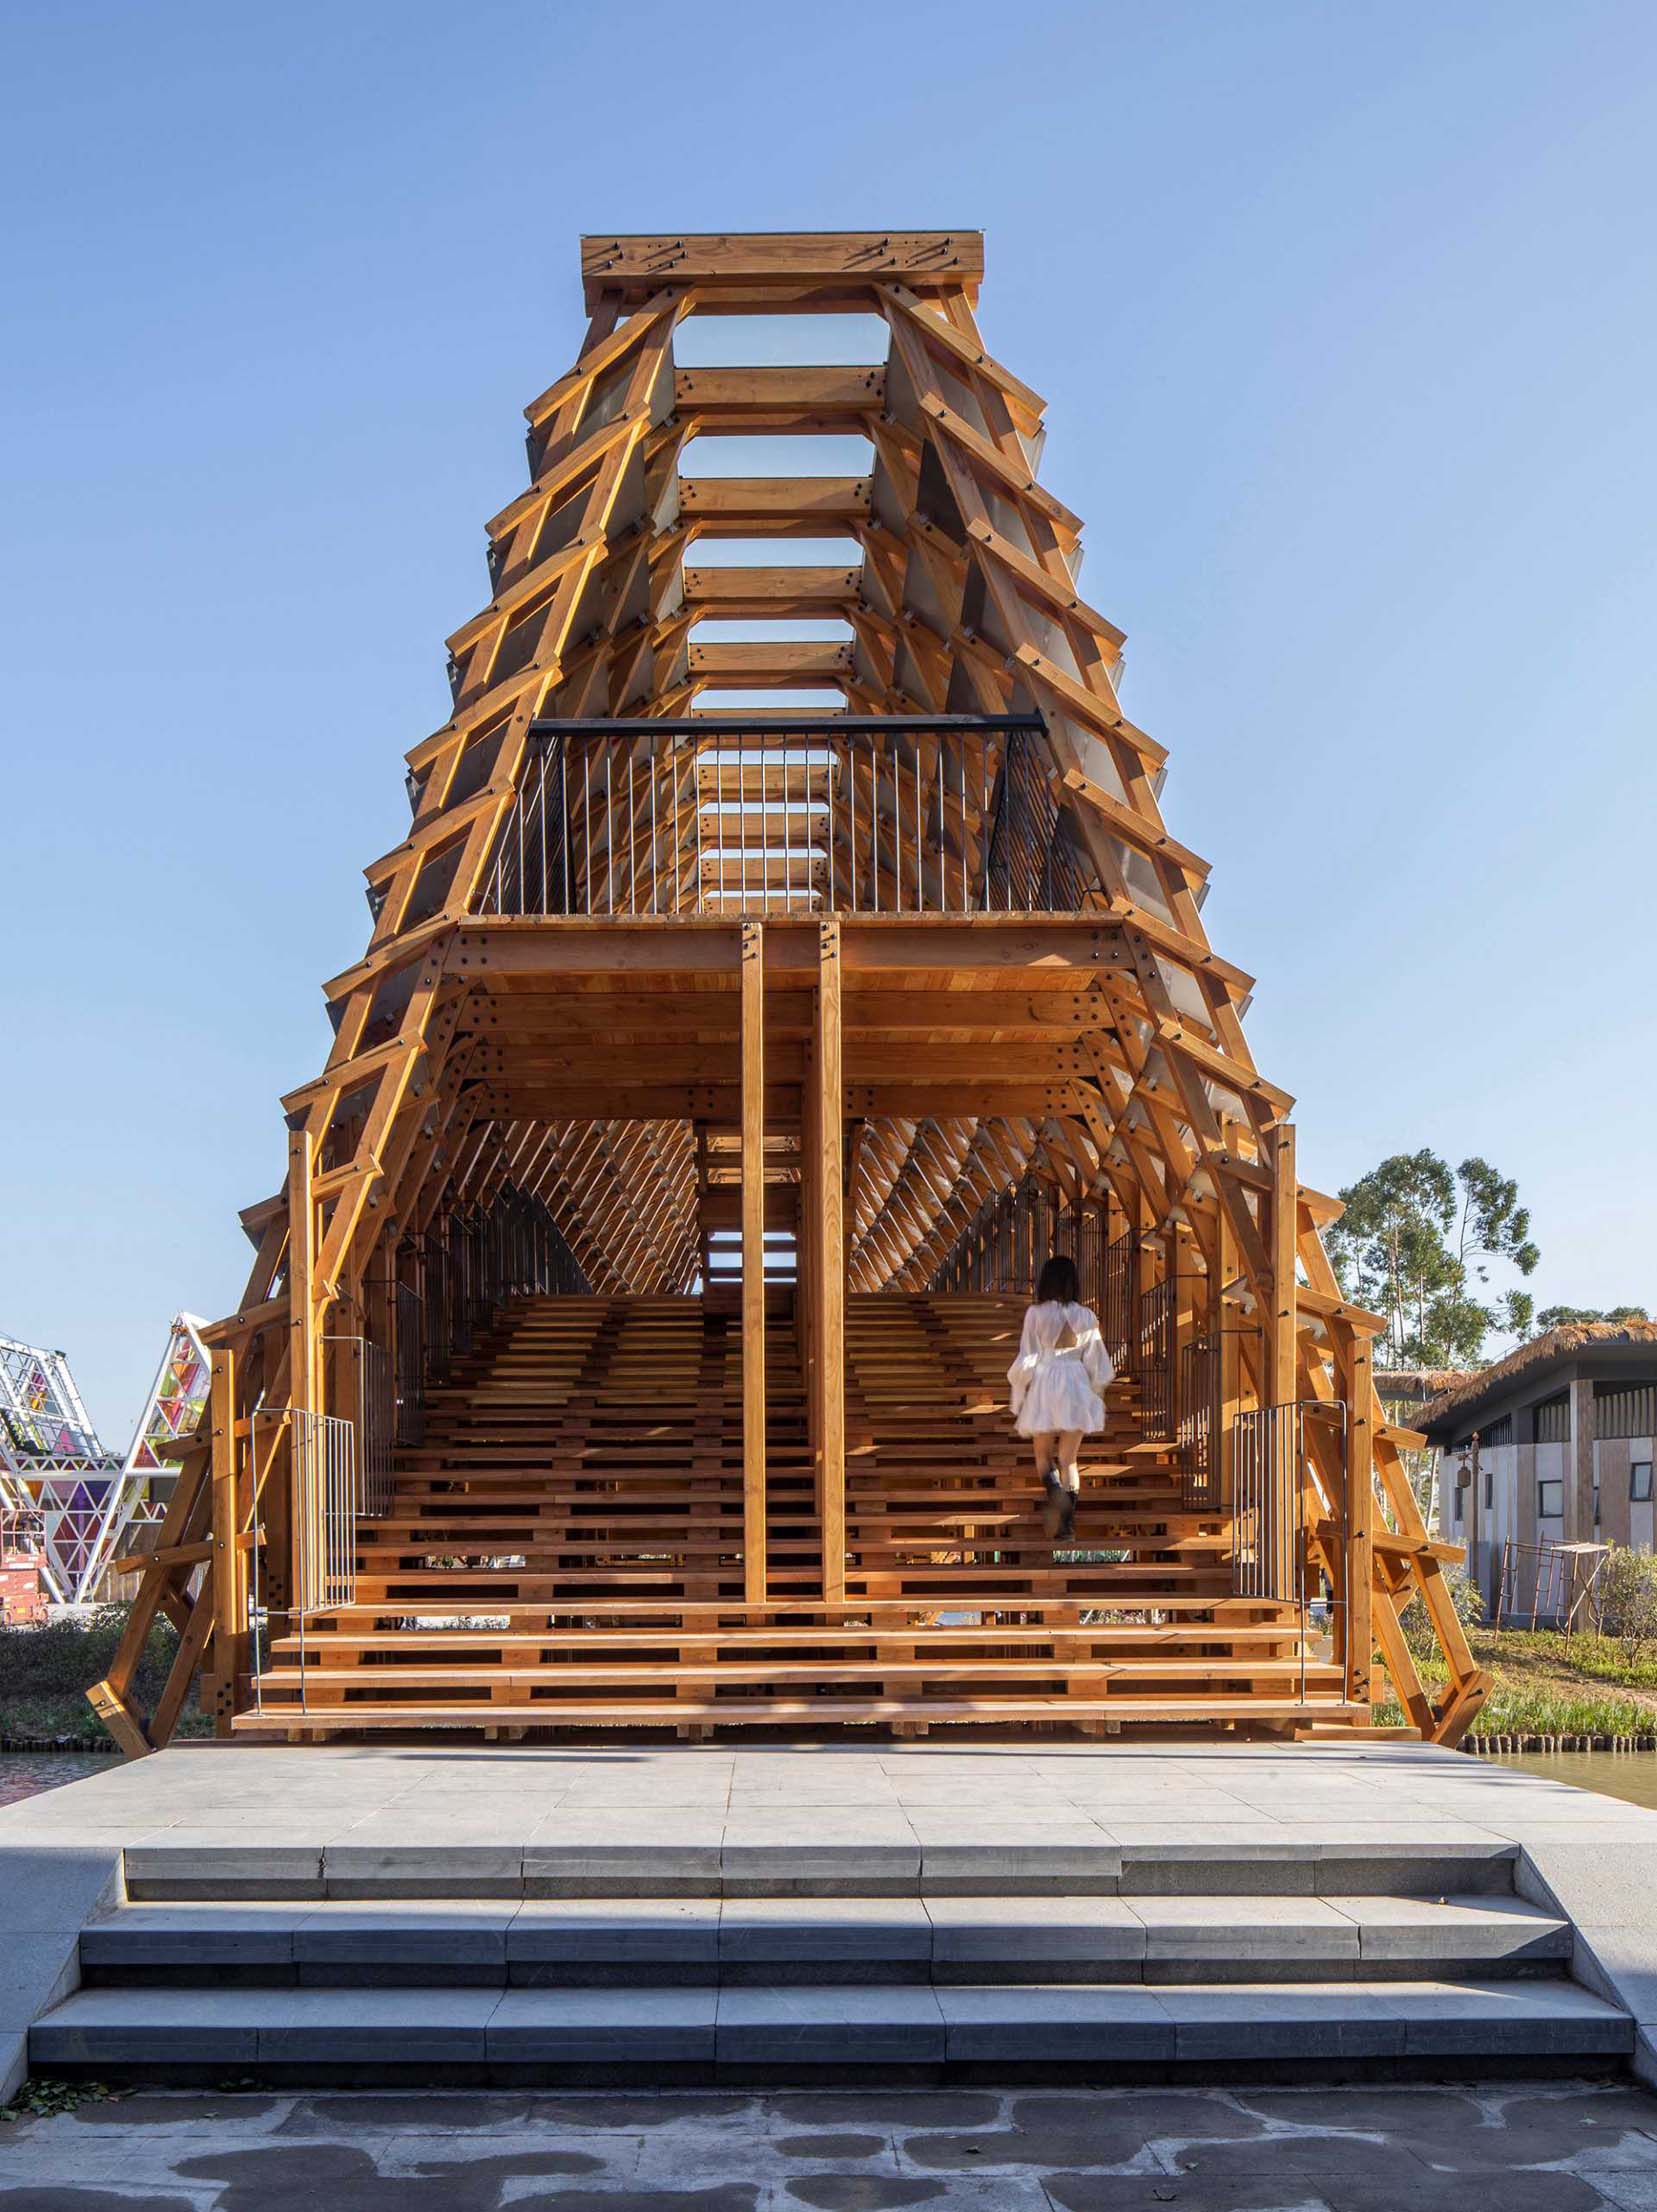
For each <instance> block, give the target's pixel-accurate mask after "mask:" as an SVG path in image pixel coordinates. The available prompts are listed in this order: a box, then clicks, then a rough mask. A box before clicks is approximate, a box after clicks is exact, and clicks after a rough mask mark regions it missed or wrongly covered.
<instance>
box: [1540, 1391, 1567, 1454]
mask: <svg viewBox="0 0 1657 2212" xmlns="http://www.w3.org/2000/svg"><path fill="white" fill-rule="evenodd" d="M1570 1439H1571V1398H1570V1393H1569V1391H1561V1392H1560V1394H1559V1396H1558V1397H1557V1398H1544V1399H1543V1401H1542V1403H1541V1404H1540V1405H1539V1406H1538V1407H1537V1409H1536V1441H1537V1443H1538V1444H1568V1443H1569V1442H1570Z"/></svg>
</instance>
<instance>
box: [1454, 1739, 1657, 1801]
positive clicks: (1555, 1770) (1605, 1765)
mask: <svg viewBox="0 0 1657 2212" xmlns="http://www.w3.org/2000/svg"><path fill="white" fill-rule="evenodd" d="M1491 1764H1492V1766H1499V1767H1517V1768H1519V1770H1520V1772H1521V1773H1524V1774H1539V1775H1541V1776H1542V1777H1543V1779H1544V1780H1545V1781H1548V1782H1569V1783H1570V1784H1571V1786H1572V1787H1573V1788H1574V1789H1579V1790H1598V1791H1599V1793H1600V1795H1601V1796H1602V1797H1620V1798H1621V1799H1622V1800H1623V1802H1624V1803H1625V1804H1628V1805H1645V1806H1650V1807H1657V1751H1516V1752H1510V1753H1509V1754H1508V1755H1507V1756H1506V1757H1505V1758H1501V1759H1493V1760H1492V1761H1491Z"/></svg>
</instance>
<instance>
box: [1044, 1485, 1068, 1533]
mask: <svg viewBox="0 0 1657 2212" xmlns="http://www.w3.org/2000/svg"><path fill="white" fill-rule="evenodd" d="M1069 1495H1070V1493H1069V1492H1068V1491H1067V1490H1066V1489H1065V1487H1064V1484H1063V1483H1062V1482H1060V1480H1059V1478H1058V1476H1057V1475H1056V1474H1054V1473H1053V1471H1052V1469H1051V1468H1049V1469H1048V1471H1047V1473H1046V1474H1045V1475H1043V1476H1042V1478H1041V1518H1042V1525H1043V1527H1044V1528H1045V1529H1046V1531H1047V1537H1048V1541H1049V1543H1057V1542H1058V1537H1059V1529H1060V1527H1061V1526H1062V1525H1063V1521H1064V1501H1065V1499H1066V1498H1067V1497H1068V1496H1069Z"/></svg>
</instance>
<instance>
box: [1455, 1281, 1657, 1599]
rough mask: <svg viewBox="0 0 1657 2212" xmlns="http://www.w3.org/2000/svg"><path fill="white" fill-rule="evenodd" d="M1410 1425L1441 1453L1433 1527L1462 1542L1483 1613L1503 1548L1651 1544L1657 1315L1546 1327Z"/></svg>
mask: <svg viewBox="0 0 1657 2212" xmlns="http://www.w3.org/2000/svg"><path fill="white" fill-rule="evenodd" d="M1416 1425H1417V1426H1418V1427H1419V1428H1421V1429H1422V1430H1423V1431H1424V1432H1425V1434H1426V1436H1427V1438H1428V1441H1429V1442H1430V1443H1431V1444H1432V1445H1433V1447H1434V1448H1435V1449H1436V1450H1437V1452H1438V1454H1439V1471H1438V1526H1439V1533H1440V1535H1441V1536H1442V1537H1444V1539H1445V1540H1446V1541H1448V1542H1451V1543H1457V1544H1465V1545H1466V1546H1467V1547H1468V1571H1469V1572H1470V1573H1471V1575H1472V1576H1473V1579H1474V1580H1475V1581H1476V1582H1477V1584H1478V1586H1479V1589H1480V1590H1481V1591H1482V1593H1483V1595H1484V1600H1485V1605H1486V1608H1487V1610H1488V1612H1489V1613H1490V1614H1492V1615H1493V1614H1494V1612H1495V1609H1496V1606H1497V1603H1498V1601H1499V1598H1500V1593H1501V1576H1502V1559H1503V1551H1504V1547H1505V1546H1508V1545H1511V1546H1513V1547H1515V1549H1517V1548H1518V1547H1547V1546H1551V1545H1559V1544H1632V1545H1634V1546H1636V1547H1637V1548H1638V1549H1640V1550H1642V1551H1650V1550H1651V1549H1652V1548H1653V1538H1654V1534H1657V1530H1654V1524H1653V1500H1652V1459H1653V1452H1654V1440H1657V1322H1651V1321H1627V1322H1621V1321H1619V1322H1608V1321H1601V1322H1592V1323H1580V1324H1576V1325H1573V1326H1571V1327H1568V1328H1562V1329H1553V1330H1550V1331H1549V1333H1548V1334H1547V1335H1546V1336H1540V1337H1537V1338H1536V1339H1535V1340H1534V1341H1533V1342H1532V1343H1529V1344H1522V1345H1520V1347H1519V1349H1518V1350H1517V1351H1515V1352H1510V1353H1509V1354H1508V1356H1507V1358H1506V1359H1502V1360H1498V1361H1497V1362H1496V1363H1495V1365H1494V1366H1491V1367H1485V1368H1480V1369H1479V1370H1478V1371H1477V1372H1476V1373H1475V1374H1472V1375H1469V1376H1467V1377H1465V1378H1464V1379H1462V1380H1461V1381H1459V1382H1456V1383H1454V1384H1453V1385H1452V1386H1451V1387H1450V1388H1448V1389H1446V1390H1443V1391H1441V1392H1440V1393H1439V1394H1438V1396H1436V1397H1435V1398H1433V1399H1431V1400H1430V1401H1429V1402H1428V1403H1427V1404H1426V1405H1425V1406H1423V1407H1422V1409H1421V1412H1420V1414H1419V1415H1418V1417H1417V1424H1416ZM1528 1571H1529V1572H1530V1573H1531V1574H1532V1575H1534V1571H1535V1570H1534V1567H1532V1568H1530V1569H1529V1570H1528ZM1546 1610H1547V1608H1546V1607H1544V1611H1546Z"/></svg>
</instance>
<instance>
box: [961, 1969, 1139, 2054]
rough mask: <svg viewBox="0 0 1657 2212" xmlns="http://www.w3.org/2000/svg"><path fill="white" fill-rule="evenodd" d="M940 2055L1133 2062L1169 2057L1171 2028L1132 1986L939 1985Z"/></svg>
mask: <svg viewBox="0 0 1657 2212" xmlns="http://www.w3.org/2000/svg"><path fill="white" fill-rule="evenodd" d="M937 1997H938V2004H939V2008H940V2010H941V2012H942V2014H943V2019H944V2028H945V2037H946V2050H947V2055H948V2057H949V2059H950V2060H951V2062H954V2061H957V2060H958V2061H960V2062H961V2063H963V2064H966V2063H969V2062H970V2063H975V2064H979V2065H982V2064H986V2063H996V2064H1020V2065H1025V2064H1031V2063H1034V2062H1040V2061H1046V2062H1051V2063H1055V2064H1056V2063H1061V2062H1062V2063H1067V2064H1076V2065H1081V2064H1085V2063H1087V2062H1089V2061H1093V2062H1095V2063H1099V2064H1104V2063H1106V2062H1113V2063H1122V2064H1126V2063H1129V2062H1133V2063H1139V2062H1141V2061H1143V2060H1147V2059H1171V2058H1172V2057H1173V2056H1174V2049H1175V2044H1174V2028H1173V2023H1172V2021H1171V2020H1170V2019H1169V2017H1168V2015H1167V2013H1166V2012H1165V2011H1164V2010H1163V2008H1162V2006H1161V2004H1160V2002H1159V2001H1158V1998H1157V1997H1156V1996H1154V1995H1153V1994H1152V1993H1151V1992H1150V1991H1149V1990H1146V1989H1140V1988H1131V1987H1130V1988H1122V1987H1111V1988H1097V1987H1082V1988H1078V1987H1074V1986H1071V1985H1068V1984H1064V1983H1030V1982H1009V1983H988V1984H983V1983H971V1984H957V1985H954V1986H950V1985H940V1987H939V1989H938V1991H937Z"/></svg>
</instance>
